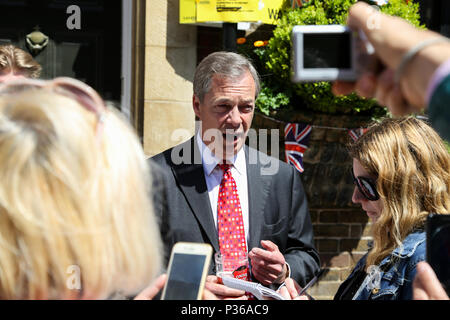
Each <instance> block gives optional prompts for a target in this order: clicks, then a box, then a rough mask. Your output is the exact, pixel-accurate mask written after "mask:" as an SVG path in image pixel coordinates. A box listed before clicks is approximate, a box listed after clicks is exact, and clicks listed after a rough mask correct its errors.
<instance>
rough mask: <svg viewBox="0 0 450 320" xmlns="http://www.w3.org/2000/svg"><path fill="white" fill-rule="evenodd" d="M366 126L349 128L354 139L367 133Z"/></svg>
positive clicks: (349, 132)
mask: <svg viewBox="0 0 450 320" xmlns="http://www.w3.org/2000/svg"><path fill="white" fill-rule="evenodd" d="M366 131H367V129H366V128H356V129H350V130H348V134H349V135H350V137H351V138H352V140H353V141H356V140H358V139H359V138H360V137H361V136H362V135H363V134H364V133H366Z"/></svg>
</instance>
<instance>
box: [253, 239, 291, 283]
mask: <svg viewBox="0 0 450 320" xmlns="http://www.w3.org/2000/svg"><path fill="white" fill-rule="evenodd" d="M261 245H262V247H263V248H264V249H265V250H264V249H260V248H253V249H252V250H251V251H250V252H249V254H248V257H249V258H250V260H251V266H252V273H253V276H254V277H255V278H256V280H258V281H259V282H261V283H262V284H263V285H266V286H267V285H271V284H272V283H282V282H283V281H284V280H285V279H286V276H287V275H286V274H287V266H286V261H285V260H284V256H283V254H282V253H281V252H280V250H279V249H278V246H277V245H276V244H275V243H273V242H271V241H268V240H263V241H261Z"/></svg>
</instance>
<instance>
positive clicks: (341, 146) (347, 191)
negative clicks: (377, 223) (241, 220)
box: [253, 113, 371, 300]
mask: <svg viewBox="0 0 450 320" xmlns="http://www.w3.org/2000/svg"><path fill="white" fill-rule="evenodd" d="M277 118H281V119H286V120H284V121H278V120H274V119H271V118H268V117H264V116H262V115H259V114H256V115H255V119H254V120H253V128H254V129H278V130H279V132H280V133H279V135H280V149H279V151H280V152H279V158H280V159H281V160H282V161H284V160H285V155H284V138H283V136H284V126H285V124H286V122H303V123H308V124H312V125H315V126H320V128H314V127H313V129H312V131H311V136H310V143H309V148H308V149H307V151H306V152H305V154H304V158H303V164H304V169H305V171H304V172H303V173H302V174H301V178H302V181H303V185H304V188H305V191H306V193H307V197H308V203H309V208H310V214H311V220H312V223H313V227H314V238H315V245H316V248H317V250H318V251H319V254H320V258H321V264H322V267H323V268H326V269H327V271H326V272H325V274H324V276H323V277H322V278H321V280H320V281H319V283H318V284H317V285H315V286H314V287H313V288H311V289H310V291H309V293H310V294H311V295H312V296H313V297H315V298H316V299H322V300H328V299H333V296H334V294H335V293H336V291H337V289H338V287H339V285H340V284H341V283H342V282H343V281H344V280H345V279H346V278H347V276H348V275H349V274H350V272H351V270H352V268H353V266H354V265H355V263H356V262H357V261H358V260H359V259H360V258H361V257H362V256H363V255H364V253H365V252H366V251H367V244H368V242H369V241H370V239H371V238H370V235H369V232H370V227H371V226H370V223H369V220H368V217H367V215H366V214H365V213H364V212H363V211H362V210H361V208H360V207H359V206H358V205H354V204H352V202H351V197H352V193H353V189H354V186H353V182H352V178H351V175H350V171H349V170H350V169H351V166H352V162H351V159H350V157H349V156H348V154H347V151H346V144H347V143H348V142H349V141H350V140H349V139H350V137H349V135H348V131H347V130H346V129H332V128H358V127H360V126H362V125H365V124H367V119H364V118H356V117H330V116H326V115H314V114H306V113H302V114H297V113H295V114H294V113H291V114H284V115H282V114H281V115H280V114H279V115H278V116H277ZM269 132H270V130H269ZM269 140H270V138H269ZM269 150H270V148H269Z"/></svg>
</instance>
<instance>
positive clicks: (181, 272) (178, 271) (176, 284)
mask: <svg viewBox="0 0 450 320" xmlns="http://www.w3.org/2000/svg"><path fill="white" fill-rule="evenodd" d="M205 259H206V256H205V255H199V254H181V253H174V255H173V258H172V265H171V268H170V273H169V277H168V280H167V284H166V292H165V296H164V299H165V300H196V299H197V295H198V291H199V289H200V288H199V286H200V282H201V279H202V274H203V267H204V264H205Z"/></svg>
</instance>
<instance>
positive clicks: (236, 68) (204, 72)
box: [194, 51, 261, 101]
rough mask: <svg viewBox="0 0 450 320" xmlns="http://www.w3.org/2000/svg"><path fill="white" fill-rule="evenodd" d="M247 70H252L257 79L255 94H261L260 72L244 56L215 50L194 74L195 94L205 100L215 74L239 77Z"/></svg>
mask: <svg viewBox="0 0 450 320" xmlns="http://www.w3.org/2000/svg"><path fill="white" fill-rule="evenodd" d="M245 72H250V74H251V75H252V77H253V80H254V81H255V89H256V90H255V95H256V97H257V96H258V94H259V91H260V89H261V84H260V80H259V75H258V72H257V71H256V69H255V67H254V66H253V65H252V63H251V62H250V61H249V60H248V59H247V58H245V57H244V56H242V55H240V54H237V53H234V52H225V51H220V52H214V53H211V54H210V55H208V56H207V57H206V58H204V59H203V60H202V61H201V62H200V64H199V65H198V67H197V69H196V71H195V75H194V94H195V95H196V96H197V97H198V98H199V99H200V101H203V98H204V97H205V95H206V94H207V93H208V92H209V91H210V90H211V79H212V78H213V76H214V75H219V76H221V77H224V78H231V79H237V78H240V77H242V75H243V74H244V73H245Z"/></svg>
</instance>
